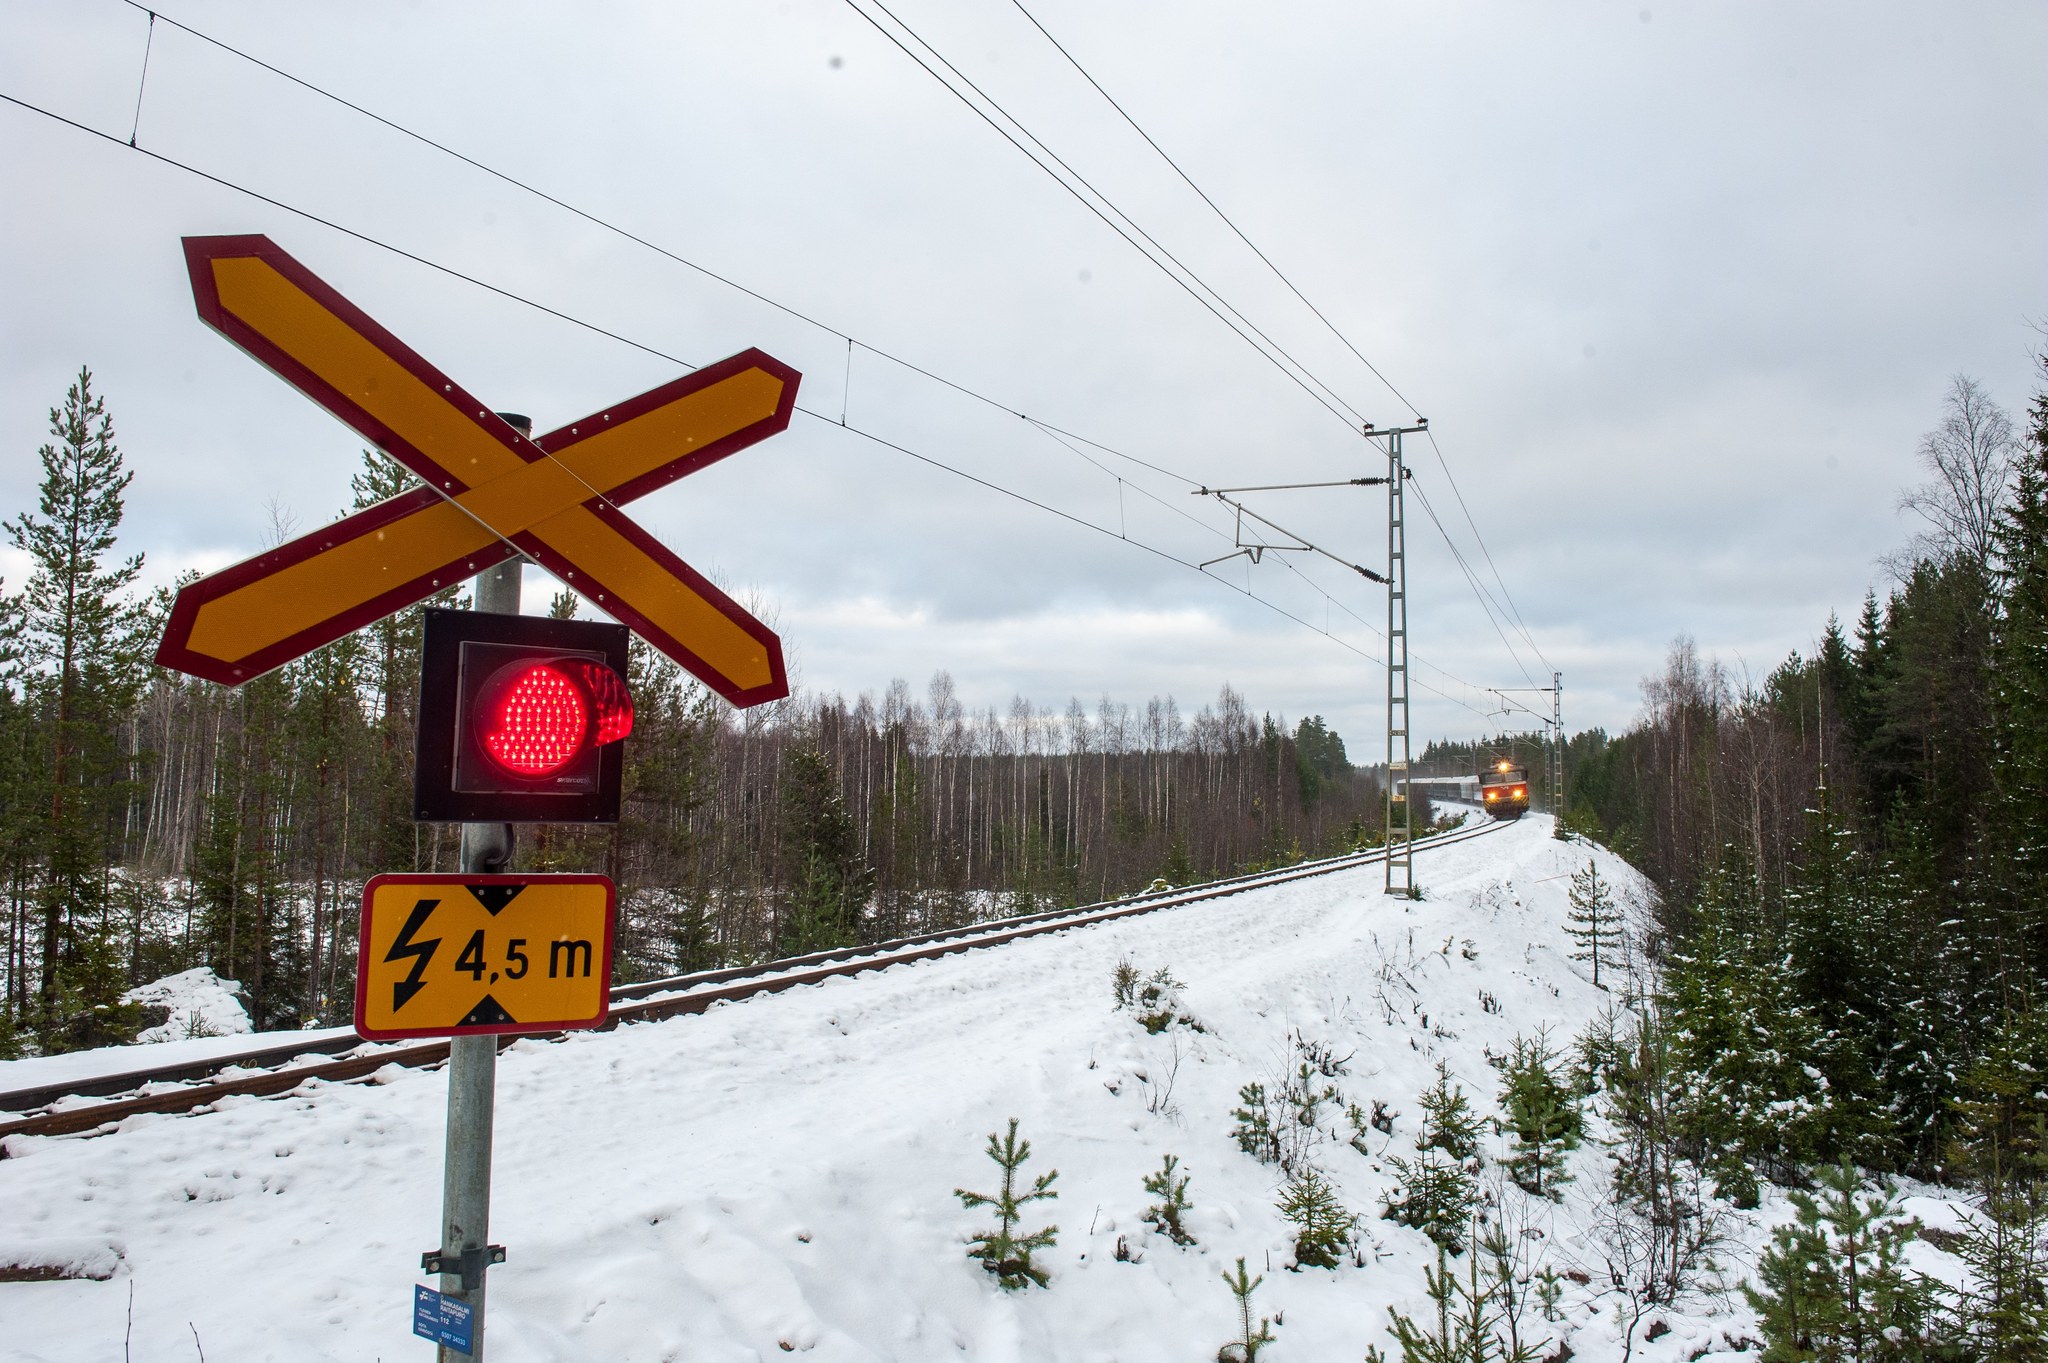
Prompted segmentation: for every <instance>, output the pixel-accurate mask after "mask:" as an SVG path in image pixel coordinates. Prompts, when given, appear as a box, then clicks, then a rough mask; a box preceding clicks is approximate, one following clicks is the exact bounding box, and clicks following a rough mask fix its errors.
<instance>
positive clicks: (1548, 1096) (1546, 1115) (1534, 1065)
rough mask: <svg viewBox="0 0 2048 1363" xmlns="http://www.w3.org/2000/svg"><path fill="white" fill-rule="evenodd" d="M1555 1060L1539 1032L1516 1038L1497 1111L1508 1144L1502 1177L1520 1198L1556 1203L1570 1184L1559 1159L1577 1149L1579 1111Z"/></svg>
mask: <svg viewBox="0 0 2048 1363" xmlns="http://www.w3.org/2000/svg"><path fill="white" fill-rule="evenodd" d="M1558 1060H1559V1057H1558V1054H1557V1052H1556V1051H1554V1050H1553V1049H1552V1048H1551V1046H1550V1043H1549V1039H1548V1037H1547V1036H1546V1035H1545V1034H1544V1033H1543V1032H1541V1031H1539V1032H1538V1033H1537V1034H1536V1036H1535V1037H1534V1038H1533V1039H1531V1038H1528V1037H1522V1036H1517V1037H1516V1038H1515V1039H1514V1041H1513V1042H1512V1043H1510V1047H1509V1050H1508V1054H1507V1055H1506V1056H1505V1057H1503V1059H1502V1061H1501V1062H1500V1063H1501V1092H1500V1105H1501V1109H1502V1110H1503V1111H1504V1112H1505V1113H1506V1114H1507V1119H1506V1126H1507V1131H1508V1136H1509V1140H1510V1142H1511V1145H1510V1148H1509V1153H1508V1157H1507V1160H1506V1161H1505V1164H1506V1167H1507V1172H1508V1176H1509V1177H1510V1178H1512V1179H1514V1181H1515V1184H1516V1186H1518V1187H1520V1188H1521V1189H1522V1190H1523V1191H1524V1192H1530V1193H1535V1194H1536V1195H1538V1196H1539V1197H1547V1198H1550V1199H1551V1200H1552V1201H1557V1200H1559V1199H1560V1197H1561V1196H1562V1194H1561V1191H1560V1189H1561V1187H1562V1185H1563V1184H1565V1183H1567V1182H1569V1181H1570V1178H1571V1176H1570V1175H1569V1174H1568V1173H1566V1172H1565V1158H1564V1157H1565V1155H1566V1153H1567V1152H1569V1151H1571V1150H1573V1149H1575V1148H1577V1146H1578V1144H1579V1136H1580V1132H1581V1127H1582V1123H1581V1119H1580V1116H1579V1105H1578V1103H1577V1102H1576V1101H1575V1100H1574V1099H1573V1097H1572V1094H1571V1091H1570V1088H1569V1087H1568V1086H1567V1084H1566V1083H1565V1081H1564V1078H1563V1076H1562V1074H1561V1071H1560V1068H1559V1065H1558Z"/></svg>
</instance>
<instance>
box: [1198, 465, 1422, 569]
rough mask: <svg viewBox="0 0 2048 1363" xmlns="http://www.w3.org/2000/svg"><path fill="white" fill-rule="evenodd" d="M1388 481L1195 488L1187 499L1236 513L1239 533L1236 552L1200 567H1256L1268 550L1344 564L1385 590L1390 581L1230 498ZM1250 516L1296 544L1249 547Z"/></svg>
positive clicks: (1255, 545)
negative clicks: (1237, 562) (1243, 561)
mask: <svg viewBox="0 0 2048 1363" xmlns="http://www.w3.org/2000/svg"><path fill="white" fill-rule="evenodd" d="M1386 481H1387V480H1386V479H1384V478H1346V479H1344V480H1342V481H1341V482H1335V483H1267V484H1265V485H1263V486H1260V487H1202V488H1196V489H1195V490H1194V491H1193V492H1191V493H1189V494H1188V495H1189V496H1191V497H1214V498H1215V499H1216V500H1217V501H1219V502H1221V503H1223V505H1225V506H1227V507H1229V508H1230V509H1231V510H1232V511H1233V512H1235V513H1236V519H1237V533H1236V534H1235V535H1234V536H1233V537H1232V539H1233V543H1234V544H1235V546H1236V547H1235V548H1233V549H1232V550H1231V551H1230V552H1229V553H1227V554H1223V555H1220V556H1218V557H1216V558H1212V559H1210V560H1209V561H1208V562H1207V563H1204V564H1202V565H1200V566H1201V568H1202V569H1203V571H1205V572H1206V571H1207V570H1208V569H1209V567H1210V565H1212V564H1217V563H1227V562H1229V561H1230V560H1231V559H1234V558H1248V559H1250V560H1251V561H1252V562H1253V563H1257V562H1259V561H1260V560H1261V559H1262V558H1263V557H1264V556H1265V554H1266V553H1267V551H1269V550H1272V551H1276V552H1280V553H1289V554H1320V555H1322V556H1323V557H1324V558H1326V559H1328V560H1330V562H1332V563H1337V564H1342V565H1343V566H1344V567H1346V568H1349V569H1350V570H1351V571H1352V572H1354V573H1357V574H1358V575H1359V576H1360V577H1363V578H1366V579H1368V580H1369V581H1373V582H1377V583H1380V584H1381V585H1382V586H1384V585H1385V584H1386V581H1387V579H1386V578H1384V577H1381V576H1380V575H1379V574H1378V573H1376V572H1374V571H1373V570H1372V569H1370V568H1367V567H1365V566H1364V565H1363V564H1358V563H1353V562H1352V561H1351V560H1350V559H1347V558H1340V557H1339V556H1337V555H1336V554H1333V553H1331V552H1330V551H1329V550H1327V549H1325V548H1323V547H1322V546H1321V545H1318V544H1312V543H1310V542H1309V541H1308V540H1306V539H1304V538H1302V537H1301V536H1300V535H1297V534H1295V533H1294V532H1293V531H1292V530H1289V529H1288V528H1287V527H1286V526H1284V525H1279V524H1276V523H1275V522H1273V521H1270V520H1268V519H1266V517H1264V516H1261V515H1260V514H1259V513H1258V512H1256V511H1254V510H1252V509H1251V508H1250V507H1248V506H1246V505H1245V504H1244V503H1243V502H1240V501H1238V500H1237V499H1236V498H1234V497H1232V496H1230V495H1229V494H1231V493H1233V492H1292V491H1295V490H1297V489H1300V488H1312V487H1378V486H1379V485H1380V484H1382V483H1384V482H1386ZM1247 516H1249V517H1250V518H1251V519H1253V520H1255V521H1257V522H1258V523H1259V524H1260V525H1263V526H1265V527H1266V528H1267V529H1268V530H1271V531H1273V532H1274V533H1275V534H1279V535H1285V536H1286V537H1287V538H1288V539H1291V540H1293V541H1294V543H1292V544H1267V543H1265V542H1264V541H1263V540H1261V541H1259V542H1257V543H1253V544H1246V543H1245V542H1244V522H1245V518H1246V517H1247Z"/></svg>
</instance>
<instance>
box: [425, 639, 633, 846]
mask: <svg viewBox="0 0 2048 1363" xmlns="http://www.w3.org/2000/svg"><path fill="white" fill-rule="evenodd" d="M425 614H426V630H425V637H424V639H423V646H422V652H421V666H420V709H419V730H418V732H419V742H418V748H417V761H416V763H415V766H414V779H413V818H414V819H415V820H417V821H420V822H437V823H438V822H465V823H616V822H617V821H618V817H619V784H620V773H621V768H622V766H623V754H622V750H621V747H620V740H621V739H623V738H625V737H626V735H628V734H629V733H631V732H632V730H633V699H632V695H631V693H630V692H629V691H628V690H627V688H626V681H625V671H626V646H627V640H628V638H629V637H630V636H629V632H628V631H627V629H626V627H625V626H624V625H611V624H598V623H592V622H590V621H583V620H548V619H543V618H540V617H537V616H527V615H491V614H484V613H480V612H475V611H451V610H430V611H427V612H426V613H425Z"/></svg>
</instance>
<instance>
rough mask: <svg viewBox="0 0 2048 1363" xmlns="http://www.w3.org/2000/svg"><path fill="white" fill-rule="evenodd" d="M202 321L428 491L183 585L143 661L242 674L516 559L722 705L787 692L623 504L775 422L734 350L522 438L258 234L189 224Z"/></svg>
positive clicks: (227, 678) (791, 407) (776, 663)
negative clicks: (557, 582) (659, 655)
mask: <svg viewBox="0 0 2048 1363" xmlns="http://www.w3.org/2000/svg"><path fill="white" fill-rule="evenodd" d="M185 260H186V266H187V268H188V270H189V271H190V273H191V276H192V290H193V295H194V297H195V298H196V299H197V301H198V304H199V315H200V317H201V319H202V320H204V321H205V322H206V323H207V324H208V325H209V326H211V327H213V328H214V329H215V330H216V331H219V332H220V333H221V334H222V335H223V336H226V337H227V338H228V339H229V340H231V341H233V342H234V343H235V344H236V345H238V346H240V347H241V348H242V349H243V350H244V351H246V352H248V354H249V355H250V356H251V357H253V358H254V359H255V360H257V362H259V363H260V364H262V365H264V366H265V367H267V368H269V369H270V370H271V371H272V372H274V373H276V374H277V375H278V376H279V377H281V378H283V379H284V380H285V381H286V382H287V383H290V384H291V385H292V386H294V387H296V388H297V389H299V391H301V392H303V393H305V394H306V395H307V396H308V397H310V398H312V399H313V400H314V401H315V402H317V403H319V404H320V405H321V406H322V407H325V408H326V409H327V410H328V411H329V412H331V413H333V414H334V415H335V416H336V417H338V418H340V419H341V420H342V421H343V422H345V423H346V424H347V425H348V426H350V427H351V428H352V429H354V430H355V431H356V432H357V433H358V434H360V435H361V436H362V437H363V438H364V439H365V440H367V441H369V442H370V443H371V444H373V445H375V446H376V447H377V448H379V449H381V450H383V451H384V452H385V453H386V454H389V455H390V456H391V457H392V458H394V459H396V460H398V461H399V462H400V463H402V464H404V465H405V466H406V467H407V468H409V469H411V470H412V471H413V472H414V473H416V474H418V475H419V476H420V478H421V479H422V480H424V482H425V484H426V486H424V487H420V488H416V489H414V490H413V491H411V492H408V493H403V494H401V495H399V496H397V497H393V498H390V499H389V500H387V501H384V502H381V503H379V504H378V505H376V506H373V507H370V508H368V509H366V510H363V511H359V512H357V513H355V514H354V515H352V516H349V517H347V518H345V519H343V520H340V521H337V522H336V523H335V524H333V525H330V526H327V527H326V528H324V529H321V530H316V531H314V532H313V533H312V534H309V535H302V536H300V537H299V538H298V539H296V540H293V541H292V542H290V543H288V544H285V545H282V546H280V547H278V548H276V549H273V550H271V551H270V552H268V553H265V554H261V555H258V556H257V557H255V558H252V559H249V560H247V561H246V562H243V563H239V564H236V565H235V566H234V567H231V568H225V569H223V570H221V571H220V572H217V573H215V574H213V575H212V576H210V577H206V578H202V579H201V580H199V581H198V582H194V583H192V584H190V585H189V586H187V587H185V588H184V589H183V590H182V591H180V592H179V593H178V596H177V600H176V601H175V603H174V604H173V607H172V610H171V616H170V620H169V622H168V625H167V626H166V628H165V631H164V638H163V643H162V645H161V647H160V648H159V649H158V652H157V661H158V662H160V663H162V664H163V665H165V666H166V667H174V668H177V669H179V670H180V671H183V672H189V673H191V674H193V675H194V676H199V677H205V678H207V679H208V680H210V681H217V682H220V683H222V684H223V685H227V686H237V685H240V684H241V683H242V682H245V681H248V680H249V679H250V678H252V677H257V676H260V675H262V674H263V673H265V672H268V671H270V670H271V669H272V668H275V667H280V666H282V665H284V664H285V663H288V662H290V661H291V660H292V659H293V658H296V657H298V656H300V655H301V654H304V653H307V652H310V651H311V650H313V649H315V648H318V647H320V646H321V645H323V644H327V643H331V642H333V641H334V640H336V639H338V638H340V637H341V636H343V635H344V634H348V633H350V632H351V631H353V630H356V629H359V628H361V627H362V626H364V625H367V624H369V623H371V622H372V621H375V620H379V619H381V618H383V617H384V616H386V615H389V614H391V613H392V612H393V611H397V610H402V609H404V608H405V607H407V606H410V605H412V604H414V603H415V602H418V601H421V600H423V599H425V598H426V597H428V596H430V595H432V594H433V593H434V592H435V591H437V590H439V589H440V588H442V587H446V586H450V585H453V584H454V583H455V582H458V581H460V580H461V579H463V578H467V577H470V576H472V575H473V574H476V573H479V572H482V571H483V570H485V569H487V568H490V567H492V566H494V565H495V564H498V563H501V562H503V561H504V560H505V559H507V558H510V557H512V556H513V555H515V554H524V555H525V556H526V557H528V558H530V559H532V560H533V561H534V562H536V563H538V564H540V565H541V566H542V567H544V568H546V569H548V570H549V571H550V572H552V573H554V574H555V576H557V577H559V578H560V579H561V580H562V581H563V582H564V583H566V584H567V585H568V586H570V587H571V588H573V589H574V590H575V591H577V592H578V593H579V594H581V595H582V596H583V597H584V598H585V599H587V600H589V601H590V602H592V603H593V604H594V605H596V606H597V607H598V609H600V610H602V611H604V612H605V613H606V614H608V615H610V616H612V617H614V618H615V619H617V620H619V621H621V622H622V623H624V624H626V625H629V626H631V627H632V629H633V630H634V632H635V633H637V634H639V635H640V636H641V637H642V638H644V639H646V640H647V641H648V642H649V643H650V644H653V645H654V646H655V647H656V648H658V649H660V650H661V651H662V652H663V653H666V654H667V655H668V656H669V657H671V658H673V659H675V661H676V662H678V663H679V664H681V665H682V666H683V668H684V669H685V670H687V671H688V672H690V673H691V675H693V676H695V677H697V678H698V679H699V680H700V681H702V682H703V683H704V684H705V685H706V686H709V687H710V688H711V689H712V690H714V691H716V692H718V693H719V694H720V695H722V696H724V697H725V698H726V699H727V700H729V701H731V702H733V703H734V704H735V705H742V706H745V705H756V704H759V703H761V702H762V701H768V700H775V699H778V698H780V697H782V696H785V695H787V694H788V693H789V682H788V678H787V675H786V674H785V672H784V669H783V661H782V646H781V642H780V640H778V639H777V638H776V637H775V634H774V632H773V631H771V630H770V629H769V628H768V627H767V626H766V625H764V624H762V623H761V622H760V621H759V620H757V619H755V618H754V617H753V616H752V615H750V614H748V613H747V612H746V611H745V610H744V609H742V608H741V607H740V606H739V605H738V604H737V603H736V602H734V601H733V600H732V599H731V598H730V597H728V596H727V595H726V594H725V593H724V592H721V591H720V590H719V589H718V588H717V587H715V586H713V585H712V584H711V582H710V581H709V580H707V579H706V578H705V577H704V576H703V575H702V574H700V573H698V572H697V571H696V570H695V569H693V568H691V567H690V566H689V565H688V564H687V563H684V562H683V561H682V560H681V559H680V558H678V557H676V555H675V554H674V553H672V552H671V551H670V550H669V549H668V548H667V547H666V546H664V545H663V544H661V543H660V542H659V541H658V540H656V539H655V538H654V537H653V536H652V535H650V534H648V533H647V532H646V531H645V530H643V529H641V527H640V526H638V525H637V524H635V523H634V522H633V521H632V520H631V519H630V518H629V517H627V516H626V514H625V513H624V512H623V511H621V510H620V509H619V508H620V507H621V506H622V505H623V504H625V503H626V502H628V501H631V500H632V499H633V498H635V497H639V496H641V495H643V494H645V493H647V492H651V491H653V490H654V489H655V488H658V487H664V486H666V485H667V484H669V483H672V482H674V481H675V480H676V479H678V478H681V477H683V476H684V475H685V474H689V473H693V472H695V471H696V470H698V469H700V468H703V467H704V466H705V465H707V464H710V463H713V462H715V461H717V460H719V459H723V458H724V457H725V456H727V455H729V454H732V453H733V452H735V451H736V450H740V449H744V448H745V447H747V446H748V445H751V444H754V443H755V442H756V441H759V440H763V439H765V438H767V437H768V436H771V435H774V434H775V433H777V432H778V431H781V430H783V429H785V428H786V427H787V426H788V425H789V419H790V415H791V414H792V413H793V412H794V411H795V409H796V390H797V383H798V380H799V377H800V376H799V375H798V374H797V372H796V371H795V370H793V369H791V368H790V367H789V366H787V365H785V364H783V363H781V362H780V361H779V360H776V359H773V358H771V357H770V356H768V355H765V354H763V353H762V352H760V351H758V350H747V351H742V352H741V353H740V354H738V355H734V356H733V357H731V358H730V359H726V360H721V361H719V362H718V363H717V364H712V365H707V366H705V367H704V368H702V369H699V370H697V371H696V372H695V373H692V374H688V375H686V376H684V377H683V378H680V379H677V380H675V381H674V382H672V383H667V384H664V385H662V386H661V387H659V388H656V389H653V390H652V391H650V392H646V393H643V394H641V395H640V396H639V397H636V398H633V399H631V400H630V401H627V402H622V403H619V404H618V405H616V406H613V407H608V408H605V409H602V410H600V411H597V412H593V413H591V414H590V415H589V416H587V417H583V418H581V419H580V420H578V421H573V422H571V423H570V424H568V425H567V426H564V427H562V428H561V429H559V430H556V431H553V432H550V433H549V434H546V435H543V436H540V437H539V438H538V439H529V438H528V437H526V436H525V435H522V434H521V433H520V432H519V431H517V430H515V429H514V428H513V427H512V426H511V425H509V424H507V423H506V422H505V421H504V419H503V418H501V417H499V416H498V415H496V414H495V413H493V412H492V411H491V410H489V408H488V407H487V406H486V405H485V404H484V403H483V402H481V401H479V400H478V399H477V398H475V397H474V396H472V395H471V394H470V393H469V392H468V391H466V390H465V389H463V388H462V387H460V386H459V385H457V384H456V383H455V382H454V380H452V379H450V378H448V377H447V376H446V375H444V374H443V373H442V372H441V371H440V370H438V369H436V368H434V367H433V366H432V365H430V364H428V363H427V362H426V361H425V360H424V359H422V358H421V357H420V356H419V355H418V354H417V353H416V352H414V351H413V350H412V349H411V348H410V347H408V346H407V345H406V344H405V343H404V342H402V341H400V340H399V339H398V338H397V337H396V336H394V335H392V334H391V333H390V332H388V331H386V330H385V329H384V328H383V327H381V326H379V325H378V324H377V323H376V322H375V321H374V320H372V319H371V318H370V317H369V315H368V314H366V313H364V312H363V311H362V309H360V308H358V307H356V306H355V305H354V304H352V303H350V302H349V301H348V300H347V299H346V298H343V297H342V296H341V295H340V294H339V293H337V292H336V291H335V290H334V289H332V288H331V287H329V286H328V285H327V284H326V283H325V282H324V281H323V280H321V279H320V278H319V277H318V276H316V275H315V274H314V273H313V272H312V271H311V270H308V269H307V268H306V267H305V266H303V265H301V264H300V263H299V262H298V261H296V260H294V259H293V258H292V257H291V256H289V255H287V254H286V253H285V252H284V251H283V250H281V249H280V248H279V247H278V246H277V245H275V244H274V243H273V242H271V241H270V239H269V238H267V237H261V236H243V237H188V238H186V240H185Z"/></svg>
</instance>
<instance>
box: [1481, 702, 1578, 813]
mask: <svg viewBox="0 0 2048 1363" xmlns="http://www.w3.org/2000/svg"><path fill="white" fill-rule="evenodd" d="M1486 689H1487V690H1489V691H1491V692H1493V694H1494V695H1496V696H1499V697H1500V703H1501V710H1500V712H1501V714H1502V715H1503V716H1505V715H1506V714H1508V713H1509V708H1510V707H1513V709H1516V710H1520V711H1521V712H1522V713H1523V714H1525V715H1529V716H1531V717H1532V718H1534V719H1536V720H1537V721H1539V722H1541V723H1544V724H1548V725H1549V726H1550V773H1549V775H1550V779H1549V780H1548V781H1547V782H1545V783H1544V784H1546V785H1547V786H1549V787H1550V815H1551V817H1552V818H1556V819H1561V818H1563V817H1564V673H1562V672H1552V673H1551V674H1550V685H1548V686H1489V687H1487V688H1486ZM1511 691H1519V692H1530V693H1533V694H1535V695H1539V696H1548V697H1550V717H1549V718H1548V719H1545V718H1544V716H1543V715H1542V714H1540V713H1539V712H1537V711H1535V710H1531V709H1530V708H1529V707H1528V706H1526V705H1524V704H1522V703H1521V702H1520V701H1517V700H1509V699H1508V693H1509V692H1511Z"/></svg>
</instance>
